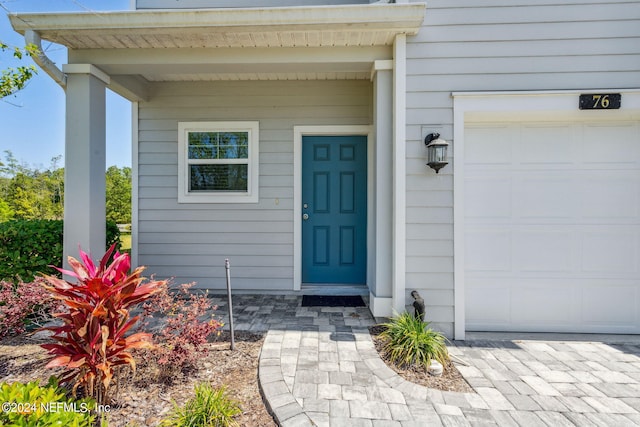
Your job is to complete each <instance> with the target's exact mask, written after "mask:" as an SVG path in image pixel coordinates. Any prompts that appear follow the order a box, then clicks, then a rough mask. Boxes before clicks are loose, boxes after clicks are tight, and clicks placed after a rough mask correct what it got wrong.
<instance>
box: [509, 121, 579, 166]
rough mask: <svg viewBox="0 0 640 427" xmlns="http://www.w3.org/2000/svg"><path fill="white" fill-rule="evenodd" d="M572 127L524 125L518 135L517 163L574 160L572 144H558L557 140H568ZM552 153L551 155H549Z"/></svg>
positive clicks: (534, 163)
mask: <svg viewBox="0 0 640 427" xmlns="http://www.w3.org/2000/svg"><path fill="white" fill-rule="evenodd" d="M572 132H574V129H573V128H568V127H566V126H562V125H529V126H527V125H524V126H523V127H522V130H521V135H520V144H519V146H520V152H519V159H518V160H519V163H521V164H523V165H529V166H535V165H541V166H543V167H544V168H545V169H548V168H549V166H550V165H567V164H572V163H575V162H576V153H575V148H574V146H573V144H558V140H565V141H570V140H571V139H572V138H571V134H572ZM549 153H553V156H549Z"/></svg>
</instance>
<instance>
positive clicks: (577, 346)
mask: <svg viewBox="0 0 640 427" xmlns="http://www.w3.org/2000/svg"><path fill="white" fill-rule="evenodd" d="M214 298H216V301H215V302H216V303H218V304H219V306H220V307H219V309H218V313H224V312H225V310H226V309H225V305H226V298H222V297H220V298H217V297H214ZM300 303H301V297H298V296H291V295H289V296H248V295H247V296H244V295H243V296H237V297H236V296H234V319H236V325H242V329H246V330H249V331H254V332H266V337H265V341H264V344H263V348H262V352H261V356H260V368H259V380H260V388H261V390H262V393H263V395H264V397H265V401H266V402H267V405H268V407H269V409H270V410H271V412H272V414H273V416H274V419H275V420H276V421H277V422H278V424H279V425H281V426H285V427H294V426H296V427H297V426H326V427H331V426H340V427H344V426H369V427H373V426H381V427H384V426H400V427H413V426H415V427H417V426H440V425H442V426H514V427H521V426H527V427H528V426H556V425H557V426H590V425H595V426H600V425H606V426H616V425H640V338H638V337H628V336H622V337H615V336H603V337H601V338H602V339H594V337H593V336H590V335H584V336H575V335H574V336H570V337H567V338H566V339H565V338H563V336H557V337H553V339H549V338H548V337H546V336H543V337H542V338H540V337H539V336H533V335H530V334H527V337H528V338H529V339H526V340H525V339H519V337H518V336H515V335H514V336H512V337H513V338H511V339H508V337H509V335H506V334H503V335H502V336H496V335H492V336H489V337H487V336H485V335H482V334H475V335H476V336H472V337H471V339H467V341H462V342H460V341H454V342H452V343H451V345H450V352H451V354H454V355H455V356H456V357H457V359H459V360H461V361H463V362H464V363H465V364H458V365H457V366H458V369H459V371H460V373H461V374H462V375H463V376H464V377H465V379H466V380H467V382H468V383H469V384H470V385H471V386H472V387H474V389H475V393H454V392H441V391H439V390H433V389H427V388H425V387H422V386H419V385H416V384H412V383H408V382H407V381H405V380H403V379H402V378H400V377H399V376H398V375H397V374H396V373H395V372H394V371H392V370H391V369H389V368H388V367H387V366H386V364H385V363H384V362H383V361H382V360H381V359H380V358H379V356H378V354H377V352H376V350H375V348H374V346H373V342H372V341H371V337H370V335H369V332H368V327H369V326H370V325H373V324H374V323H375V321H374V319H373V318H372V317H371V314H370V312H369V310H368V309H367V308H320V307H301V306H300ZM226 320H227V319H223V321H225V323H227V321H226ZM505 337H507V338H505ZM612 342H613V344H612Z"/></svg>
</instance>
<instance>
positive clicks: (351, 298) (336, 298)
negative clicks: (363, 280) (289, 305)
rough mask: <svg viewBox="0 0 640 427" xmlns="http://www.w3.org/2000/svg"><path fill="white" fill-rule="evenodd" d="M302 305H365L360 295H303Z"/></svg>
mask: <svg viewBox="0 0 640 427" xmlns="http://www.w3.org/2000/svg"><path fill="white" fill-rule="evenodd" d="M302 306H303V307H365V303H364V301H363V300H362V297H361V296H360V295H303V296H302Z"/></svg>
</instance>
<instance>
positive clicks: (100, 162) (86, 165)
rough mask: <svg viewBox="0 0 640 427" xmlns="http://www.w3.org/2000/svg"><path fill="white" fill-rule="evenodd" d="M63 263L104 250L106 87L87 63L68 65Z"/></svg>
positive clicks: (105, 79) (96, 255) (102, 76)
mask: <svg viewBox="0 0 640 427" xmlns="http://www.w3.org/2000/svg"><path fill="white" fill-rule="evenodd" d="M63 71H64V73H65V74H67V87H66V101H67V111H66V142H65V157H64V158H65V169H64V193H65V197H64V246H63V252H64V256H63V260H64V263H65V264H66V259H67V256H69V255H71V256H73V257H75V258H77V257H78V246H80V247H82V250H83V251H85V252H89V253H90V254H91V256H92V258H93V259H95V258H99V257H101V256H102V254H103V253H104V251H105V242H106V229H105V223H106V219H105V218H106V208H105V170H106V155H105V152H106V141H105V132H106V129H105V122H106V118H105V113H106V107H105V103H106V96H105V89H106V85H107V84H109V76H108V75H106V74H105V73H103V72H102V71H101V70H100V69H98V68H97V67H95V66H93V65H89V64H67V65H65V66H64V67H63Z"/></svg>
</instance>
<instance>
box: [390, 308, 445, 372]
mask: <svg viewBox="0 0 640 427" xmlns="http://www.w3.org/2000/svg"><path fill="white" fill-rule="evenodd" d="M382 326H384V327H385V328H386V329H385V331H384V332H382V333H381V334H380V336H381V337H382V338H383V339H385V340H386V343H385V345H384V351H385V352H386V353H387V355H388V356H389V358H390V359H391V360H392V361H393V362H394V363H396V364H397V365H399V366H401V367H407V366H423V367H424V368H428V367H429V365H430V364H431V361H432V360H434V359H435V360H437V361H438V362H440V363H441V364H442V366H443V367H446V366H447V362H448V361H449V351H448V350H447V345H446V344H447V338H446V337H445V336H444V335H442V334H441V333H440V332H436V331H434V330H433V329H431V328H429V327H428V326H429V323H425V322H423V321H422V320H420V319H418V318H416V317H415V316H414V315H413V314H410V313H408V312H405V313H404V314H401V315H397V316H394V317H392V318H391V320H390V321H389V322H388V323H385V324H383V325H382Z"/></svg>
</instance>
